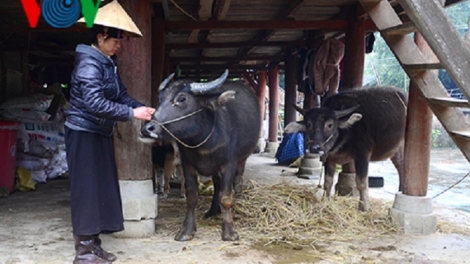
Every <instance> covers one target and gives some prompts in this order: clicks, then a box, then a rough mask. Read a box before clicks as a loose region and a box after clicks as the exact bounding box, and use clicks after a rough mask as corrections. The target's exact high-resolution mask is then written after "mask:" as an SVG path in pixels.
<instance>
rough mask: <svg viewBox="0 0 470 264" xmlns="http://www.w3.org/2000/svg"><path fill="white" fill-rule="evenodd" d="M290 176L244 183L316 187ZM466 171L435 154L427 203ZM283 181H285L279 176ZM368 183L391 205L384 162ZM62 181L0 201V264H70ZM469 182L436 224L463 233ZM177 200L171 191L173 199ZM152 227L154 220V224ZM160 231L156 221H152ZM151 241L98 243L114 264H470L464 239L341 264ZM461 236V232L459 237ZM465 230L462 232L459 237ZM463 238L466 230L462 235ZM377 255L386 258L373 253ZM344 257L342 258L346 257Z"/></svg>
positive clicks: (446, 236) (456, 157)
mask: <svg viewBox="0 0 470 264" xmlns="http://www.w3.org/2000/svg"><path fill="white" fill-rule="evenodd" d="M295 171H296V169H294V168H288V167H283V166H277V165H276V164H275V160H274V159H273V158H270V157H266V156H264V155H260V154H254V155H252V156H251V157H250V158H249V160H248V163H247V168H246V172H245V179H252V180H255V181H257V182H262V183H265V184H273V183H277V182H285V183H287V184H314V185H316V184H317V183H318V180H304V179H299V178H297V177H295V176H285V175H292V174H294V173H295ZM468 171H470V166H469V164H468V162H467V161H466V160H465V158H463V157H462V155H461V154H460V152H459V151H458V150H438V151H433V154H432V162H431V173H430V187H429V196H430V197H432V196H433V195H435V194H437V193H438V192H439V191H441V190H443V189H445V188H447V187H448V186H450V185H451V184H452V183H454V182H456V181H457V180H458V179H460V178H461V177H462V176H464V175H465V174H466V173H467V172H468ZM281 175H283V176H281ZM370 175H377V176H383V177H384V178H385V186H384V187H383V188H376V189H371V190H370V194H371V197H376V198H381V199H387V200H393V197H394V195H395V192H396V190H397V189H398V187H397V184H398V180H397V175H396V173H395V172H394V171H393V167H392V166H391V163H389V162H379V163H373V164H372V165H371V173H370ZM68 184H69V183H68V180H67V179H57V180H52V181H50V182H48V183H47V184H40V185H37V190H36V191H34V192H25V193H20V192H15V193H13V194H12V195H11V196H9V197H8V198H2V199H0V263H5V264H16V263H21V264H28V263H32V264H36V263H71V262H72V260H73V257H74V248H73V239H72V230H71V225H70V207H69V206H70V198H69V187H68ZM469 186H470V179H466V180H464V181H462V183H460V184H459V185H458V186H457V187H455V188H453V189H452V190H450V191H448V192H446V193H444V194H443V195H441V196H439V197H438V198H435V199H433V206H434V213H435V214H436V215H437V217H438V221H446V222H448V223H450V224H452V225H456V226H458V227H462V228H465V227H469V225H470V213H469V212H467V211H465V210H468V209H469V208H470V207H469V203H470V199H469V198H470V197H469V196H470V192H468V188H469ZM178 194H179V191H178V190H176V189H175V190H174V195H175V196H177V195H178ZM157 219H158V217H157ZM157 223H158V221H157ZM157 229H158V230H159V232H158V233H157V234H156V235H155V236H152V237H150V238H142V239H116V238H115V237H114V236H112V235H106V236H103V241H104V243H103V245H104V248H105V249H107V250H109V251H111V252H114V253H116V254H117V256H118V260H117V261H116V262H115V263H224V264H225V263H404V262H406V263H439V264H440V263H470V233H468V234H457V233H442V232H437V233H436V234H432V235H428V236H405V235H394V236H381V237H380V239H377V240H373V241H356V243H355V244H354V247H355V248H356V251H354V252H353V253H351V254H349V255H348V257H347V258H342V259H339V258H337V259H321V260H318V259H315V260H314V259H309V255H308V252H306V251H294V250H287V249H283V250H281V251H278V252H273V251H267V250H263V249H260V248H257V247H254V246H253V245H252V243H251V242H250V241H245V240H244V239H243V236H242V237H241V240H240V241H238V242H235V243H234V242H223V241H221V240H220V235H219V231H218V230H215V229H211V228H206V227H201V228H199V229H198V233H197V235H196V237H195V238H194V240H193V241H189V242H183V243H182V242H176V241H174V240H173V236H174V232H176V231H177V230H170V229H171V228H169V226H165V225H163V224H160V225H157ZM461 230H462V229H461ZM464 230H465V229H464ZM467 230H468V229H467ZM351 246H352V245H350V244H345V243H334V244H332V245H329V247H330V249H331V250H336V251H337V252H347V251H348V250H349V248H351ZM377 248H385V249H387V250H381V251H377ZM346 255H347V254H346Z"/></svg>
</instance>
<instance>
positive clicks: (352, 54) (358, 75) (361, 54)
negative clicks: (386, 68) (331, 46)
mask: <svg viewBox="0 0 470 264" xmlns="http://www.w3.org/2000/svg"><path fill="white" fill-rule="evenodd" d="M365 36H366V34H365V26H364V23H363V22H362V21H358V20H357V18H356V11H355V8H354V9H352V10H351V11H350V15H349V20H348V30H347V32H346V40H345V47H344V59H343V61H344V64H343V66H344V72H343V73H342V75H343V78H342V83H341V85H340V89H343V90H347V89H353V88H360V87H362V79H363V76H364V60H365V51H366V43H365Z"/></svg>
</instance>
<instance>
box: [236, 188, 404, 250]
mask: <svg viewBox="0 0 470 264" xmlns="http://www.w3.org/2000/svg"><path fill="white" fill-rule="evenodd" d="M370 202H371V207H372V208H373V210H372V211H371V212H361V211H359V210H358V199H357V198H351V197H340V196H335V197H332V198H330V199H323V198H322V197H319V195H318V189H317V188H313V187H311V186H306V185H301V186H292V185H288V184H282V183H281V184H275V185H271V186H262V185H259V184H257V183H255V182H251V184H250V186H248V188H245V190H244V191H243V192H242V193H241V194H239V195H237V196H236V198H235V201H234V205H233V213H234V221H235V225H236V226H237V229H238V230H239V231H240V233H242V235H243V236H244V237H246V238H249V239H253V240H259V239H264V240H267V243H272V242H274V241H282V242H284V243H286V242H287V243H295V244H305V243H311V242H313V241H318V240H320V241H323V242H327V241H332V240H335V241H347V240H351V239H368V238H371V237H376V236H379V235H382V234H390V233H396V226H395V225H394V224H393V222H392V220H391V218H390V216H389V214H388V208H390V206H391V205H390V204H386V203H385V202H383V201H380V200H375V199H370Z"/></svg>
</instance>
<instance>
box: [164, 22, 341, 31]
mask: <svg viewBox="0 0 470 264" xmlns="http://www.w3.org/2000/svg"><path fill="white" fill-rule="evenodd" d="M347 26H348V23H347V21H346V20H313V21H295V20H285V21H279V20H278V21H272V20H271V21H269V20H266V21H166V23H165V28H166V30H167V31H173V30H194V29H206V30H212V29H219V30H224V29H225V30H228V29H299V30H303V29H324V30H345V29H346V28H347Z"/></svg>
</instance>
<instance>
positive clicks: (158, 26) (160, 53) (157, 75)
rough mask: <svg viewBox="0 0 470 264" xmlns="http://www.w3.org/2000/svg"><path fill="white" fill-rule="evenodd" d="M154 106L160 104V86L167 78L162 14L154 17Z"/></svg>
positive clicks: (152, 46)
mask: <svg viewBox="0 0 470 264" xmlns="http://www.w3.org/2000/svg"><path fill="white" fill-rule="evenodd" d="M151 39H152V44H151V48H152V62H151V63H152V77H151V78H152V104H151V105H152V107H157V106H158V87H159V86H160V83H161V82H162V81H163V80H164V79H165V78H166V76H164V68H165V25H164V19H163V17H161V16H158V17H155V18H153V19H152V38H151Z"/></svg>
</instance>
